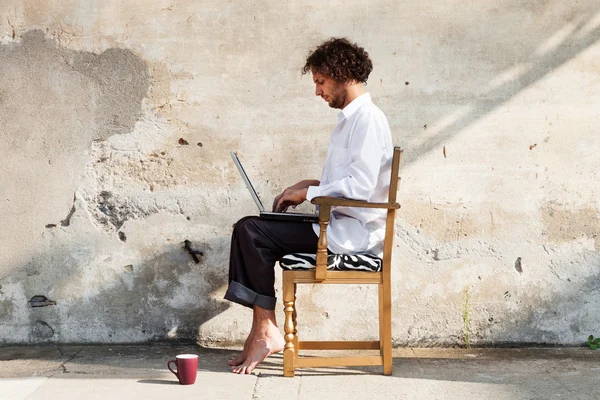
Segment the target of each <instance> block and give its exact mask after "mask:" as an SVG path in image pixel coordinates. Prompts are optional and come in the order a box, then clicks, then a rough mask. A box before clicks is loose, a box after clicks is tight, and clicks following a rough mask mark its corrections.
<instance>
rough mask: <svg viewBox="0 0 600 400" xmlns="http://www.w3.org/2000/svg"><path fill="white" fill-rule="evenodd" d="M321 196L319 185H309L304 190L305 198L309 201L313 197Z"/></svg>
mask: <svg viewBox="0 0 600 400" xmlns="http://www.w3.org/2000/svg"><path fill="white" fill-rule="evenodd" d="M319 196H321V187H320V186H309V187H308V190H307V191H306V200H308V201H311V200H312V199H314V198H315V197H319Z"/></svg>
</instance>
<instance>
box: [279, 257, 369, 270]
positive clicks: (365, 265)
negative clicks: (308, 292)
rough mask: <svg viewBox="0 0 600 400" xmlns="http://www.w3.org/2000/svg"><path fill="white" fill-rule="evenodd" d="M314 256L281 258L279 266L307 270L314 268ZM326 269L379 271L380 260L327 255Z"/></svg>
mask: <svg viewBox="0 0 600 400" xmlns="http://www.w3.org/2000/svg"><path fill="white" fill-rule="evenodd" d="M316 259H317V256H316V254H305V253H294V254H288V255H285V256H283V258H282V259H281V260H279V265H280V266H281V268H283V269H287V270H291V269H294V270H307V269H313V268H315V264H316ZM327 269H330V270H338V271H367V272H379V271H381V258H379V257H376V256H374V255H371V254H329V255H327Z"/></svg>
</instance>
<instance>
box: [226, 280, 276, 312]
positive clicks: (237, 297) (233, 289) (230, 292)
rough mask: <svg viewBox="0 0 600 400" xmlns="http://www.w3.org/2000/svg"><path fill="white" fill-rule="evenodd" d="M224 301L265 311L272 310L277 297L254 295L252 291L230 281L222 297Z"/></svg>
mask: <svg viewBox="0 0 600 400" xmlns="http://www.w3.org/2000/svg"><path fill="white" fill-rule="evenodd" d="M224 298H225V300H229V301H233V302H234V303H238V304H241V305H243V306H246V307H249V308H254V306H259V307H260V308H264V309H265V310H274V309H275V305H276V304H277V297H271V296H265V295H262V294H258V293H256V292H255V291H254V290H251V289H248V288H247V287H246V286H244V285H242V284H240V283H238V282H236V281H231V282H230V283H229V287H228V288H227V292H225V296H224Z"/></svg>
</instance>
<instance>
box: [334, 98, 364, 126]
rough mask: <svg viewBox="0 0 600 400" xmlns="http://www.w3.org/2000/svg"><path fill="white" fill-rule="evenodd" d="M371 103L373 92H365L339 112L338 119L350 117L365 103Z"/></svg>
mask: <svg viewBox="0 0 600 400" xmlns="http://www.w3.org/2000/svg"><path fill="white" fill-rule="evenodd" d="M366 103H371V94H370V93H363V94H361V95H360V96H358V97H357V98H355V99H354V100H352V101H351V102H350V104H348V105H347V106H346V107H344V109H343V110H342V111H340V112H339V113H338V121H341V120H342V119H344V118H350V117H351V116H352V114H354V113H355V112H356V111H358V109H359V108H361V107H362V106H363V105H364V104H366Z"/></svg>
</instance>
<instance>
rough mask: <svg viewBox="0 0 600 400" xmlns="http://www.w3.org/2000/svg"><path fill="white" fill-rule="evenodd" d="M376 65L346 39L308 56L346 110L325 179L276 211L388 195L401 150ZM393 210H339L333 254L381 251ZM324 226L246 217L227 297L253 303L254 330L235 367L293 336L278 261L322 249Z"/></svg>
mask: <svg viewBox="0 0 600 400" xmlns="http://www.w3.org/2000/svg"><path fill="white" fill-rule="evenodd" d="M372 69H373V65H372V63H371V60H370V59H369V55H368V54H367V52H366V51H365V50H364V49H363V48H362V47H359V46H358V45H357V44H352V43H351V42H349V41H348V40H347V39H345V38H341V39H336V38H333V39H330V40H328V41H326V42H325V43H323V44H321V45H320V46H319V47H317V48H316V49H315V50H314V51H313V52H312V53H311V54H310V55H309V56H308V58H307V60H306V64H305V65H304V68H303V74H306V73H308V72H309V71H310V72H311V73H312V78H313V81H314V83H315V87H316V89H315V95H317V96H320V97H321V98H323V100H325V101H326V102H327V103H328V104H329V107H332V108H338V109H341V111H340V112H339V113H338V122H337V125H336V127H335V128H334V130H333V132H332V133H331V138H330V141H329V147H328V151H327V158H326V159H325V165H324V166H323V172H322V175H321V180H320V181H318V180H304V181H301V182H298V183H296V184H295V185H293V186H290V187H288V188H287V189H285V190H284V191H283V192H282V193H281V194H280V195H279V196H277V197H276V198H275V201H274V202H273V211H275V212H285V211H286V210H287V209H288V207H290V206H295V205H298V204H301V203H302V202H304V201H305V200H309V201H310V200H311V199H312V198H314V197H317V196H335V197H345V198H350V199H356V200H364V201H370V202H386V201H387V200H388V198H387V197H388V191H389V181H390V175H391V164H392V155H393V145H392V138H391V134H390V128H389V126H388V122H387V119H386V117H385V115H384V114H383V112H382V111H381V110H380V109H379V108H378V107H377V106H375V104H373V102H372V101H371V96H370V95H369V94H368V93H367V92H366V91H365V87H364V85H365V84H366V82H367V78H368V77H369V73H370V72H371V70H372ZM385 211H386V210H378V209H366V208H359V209H357V208H348V207H336V208H333V211H332V213H331V220H330V223H329V226H328V228H327V239H328V250H329V251H330V252H332V253H346V254H348V253H371V254H375V255H381V253H382V251H383V238H384V234H385V228H384V227H385V215H386V214H385ZM318 234H319V224H312V223H310V222H289V221H276V220H267V219H261V218H259V217H256V216H252V217H245V218H242V219H241V220H239V221H238V222H237V223H236V224H235V228H234V230H233V234H232V238H231V254H230V261H229V287H228V289H227V292H226V293H225V299H227V300H230V301H233V302H236V303H239V304H241V305H243V306H246V307H249V308H252V309H253V311H254V314H253V320H252V329H251V330H250V334H249V335H248V338H247V339H246V342H245V344H244V349H243V351H242V353H241V354H240V355H239V356H238V357H237V358H235V359H233V360H230V361H229V365H231V367H232V371H233V372H235V373H238V374H249V373H251V371H252V370H253V369H254V368H255V367H256V366H257V365H258V364H259V363H260V362H262V361H263V360H264V359H265V358H266V357H267V356H269V355H270V354H273V353H276V352H279V351H281V350H282V349H283V347H284V345H285V340H284V338H283V336H282V335H281V333H280V332H279V328H278V327H277V322H276V320H275V311H274V309H275V305H276V301H277V299H276V298H275V288H274V283H275V271H274V265H275V263H276V261H278V260H279V259H280V258H281V257H283V256H284V255H286V254H290V253H312V254H315V253H316V250H317V241H318Z"/></svg>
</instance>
